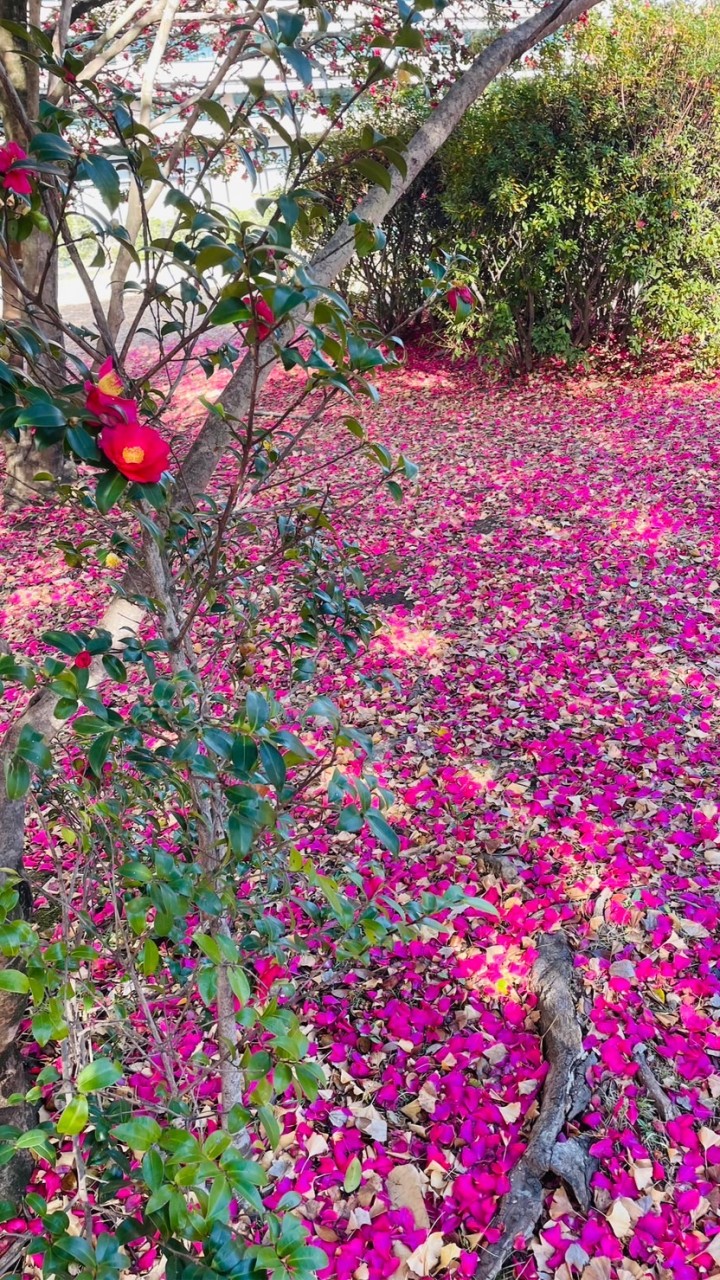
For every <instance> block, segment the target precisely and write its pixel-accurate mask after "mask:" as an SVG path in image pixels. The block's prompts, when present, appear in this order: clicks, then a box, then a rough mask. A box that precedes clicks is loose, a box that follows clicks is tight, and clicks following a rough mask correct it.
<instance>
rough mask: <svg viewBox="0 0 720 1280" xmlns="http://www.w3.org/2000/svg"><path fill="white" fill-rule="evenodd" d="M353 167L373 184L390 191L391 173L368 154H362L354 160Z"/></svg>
mask: <svg viewBox="0 0 720 1280" xmlns="http://www.w3.org/2000/svg"><path fill="white" fill-rule="evenodd" d="M355 168H356V169H357V170H359V172H360V173H361V174H362V175H363V177H364V178H368V179H369V180H370V182H372V183H373V184H374V185H375V186H378V187H382V189H383V191H388V192H389V191H390V188H391V187H392V174H390V173H389V172H388V170H387V169H385V168H384V167H383V165H381V164H380V163H379V161H377V160H373V159H372V158H371V157H370V156H362V157H361V159H360V160H356V162H355Z"/></svg>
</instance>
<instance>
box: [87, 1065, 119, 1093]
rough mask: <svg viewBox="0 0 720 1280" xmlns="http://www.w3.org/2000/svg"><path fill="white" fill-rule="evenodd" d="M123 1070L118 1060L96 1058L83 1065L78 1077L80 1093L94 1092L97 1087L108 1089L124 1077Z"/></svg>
mask: <svg viewBox="0 0 720 1280" xmlns="http://www.w3.org/2000/svg"><path fill="white" fill-rule="evenodd" d="M122 1075H123V1073H122V1070H121V1069H120V1067H119V1066H118V1064H117V1063H116V1062H111V1061H110V1059H109V1058H96V1059H95V1061H94V1062H90V1063H88V1065H87V1066H86V1067H83V1069H82V1071H81V1072H80V1075H79V1076H78V1078H77V1087H78V1089H79V1091H80V1093H94V1092H95V1090H96V1089H107V1088H109V1086H110V1085H111V1084H116V1083H117V1081H118V1080H121V1079H122Z"/></svg>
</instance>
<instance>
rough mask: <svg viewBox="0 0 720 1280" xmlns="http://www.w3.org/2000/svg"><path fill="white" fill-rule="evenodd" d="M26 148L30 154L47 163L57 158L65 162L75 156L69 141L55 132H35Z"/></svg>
mask: <svg viewBox="0 0 720 1280" xmlns="http://www.w3.org/2000/svg"><path fill="white" fill-rule="evenodd" d="M28 150H29V153H30V155H31V156H36V158H37V159H38V160H42V161H47V162H49V163H53V162H55V161H58V160H59V161H66V162H67V161H70V160H73V159H74V158H75V152H74V151H73V149H72V147H71V146H70V143H69V142H66V141H65V139H64V138H61V137H60V135H59V134H57V133H36V134H35V137H34V138H33V139H32V141H31V143H30V146H29V148H28Z"/></svg>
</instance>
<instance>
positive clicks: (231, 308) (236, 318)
mask: <svg viewBox="0 0 720 1280" xmlns="http://www.w3.org/2000/svg"><path fill="white" fill-rule="evenodd" d="M251 319H252V316H251V314H250V310H249V308H248V307H247V306H246V304H245V303H244V302H241V301H240V299H239V298H232V297H230V298H221V299H220V301H219V302H218V304H217V306H216V307H214V308H213V310H212V312H211V313H210V316H209V323H210V324H211V325H221V324H237V323H241V324H248V323H249V322H250V320H251Z"/></svg>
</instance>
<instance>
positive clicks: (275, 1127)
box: [258, 1107, 282, 1151]
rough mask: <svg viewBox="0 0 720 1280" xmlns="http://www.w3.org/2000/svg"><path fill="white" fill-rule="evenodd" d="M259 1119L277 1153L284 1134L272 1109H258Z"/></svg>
mask: <svg viewBox="0 0 720 1280" xmlns="http://www.w3.org/2000/svg"><path fill="white" fill-rule="evenodd" d="M258 1119H259V1121H260V1123H261V1125H262V1127H263V1129H264V1130H265V1133H266V1134H267V1136H268V1141H269V1142H270V1145H271V1147H272V1149H273V1151H275V1150H276V1148H277V1147H278V1145H279V1143H280V1138H281V1137H282V1134H281V1131H280V1125H279V1124H278V1122H277V1118H276V1116H275V1112H274V1111H273V1109H272V1107H258Z"/></svg>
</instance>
